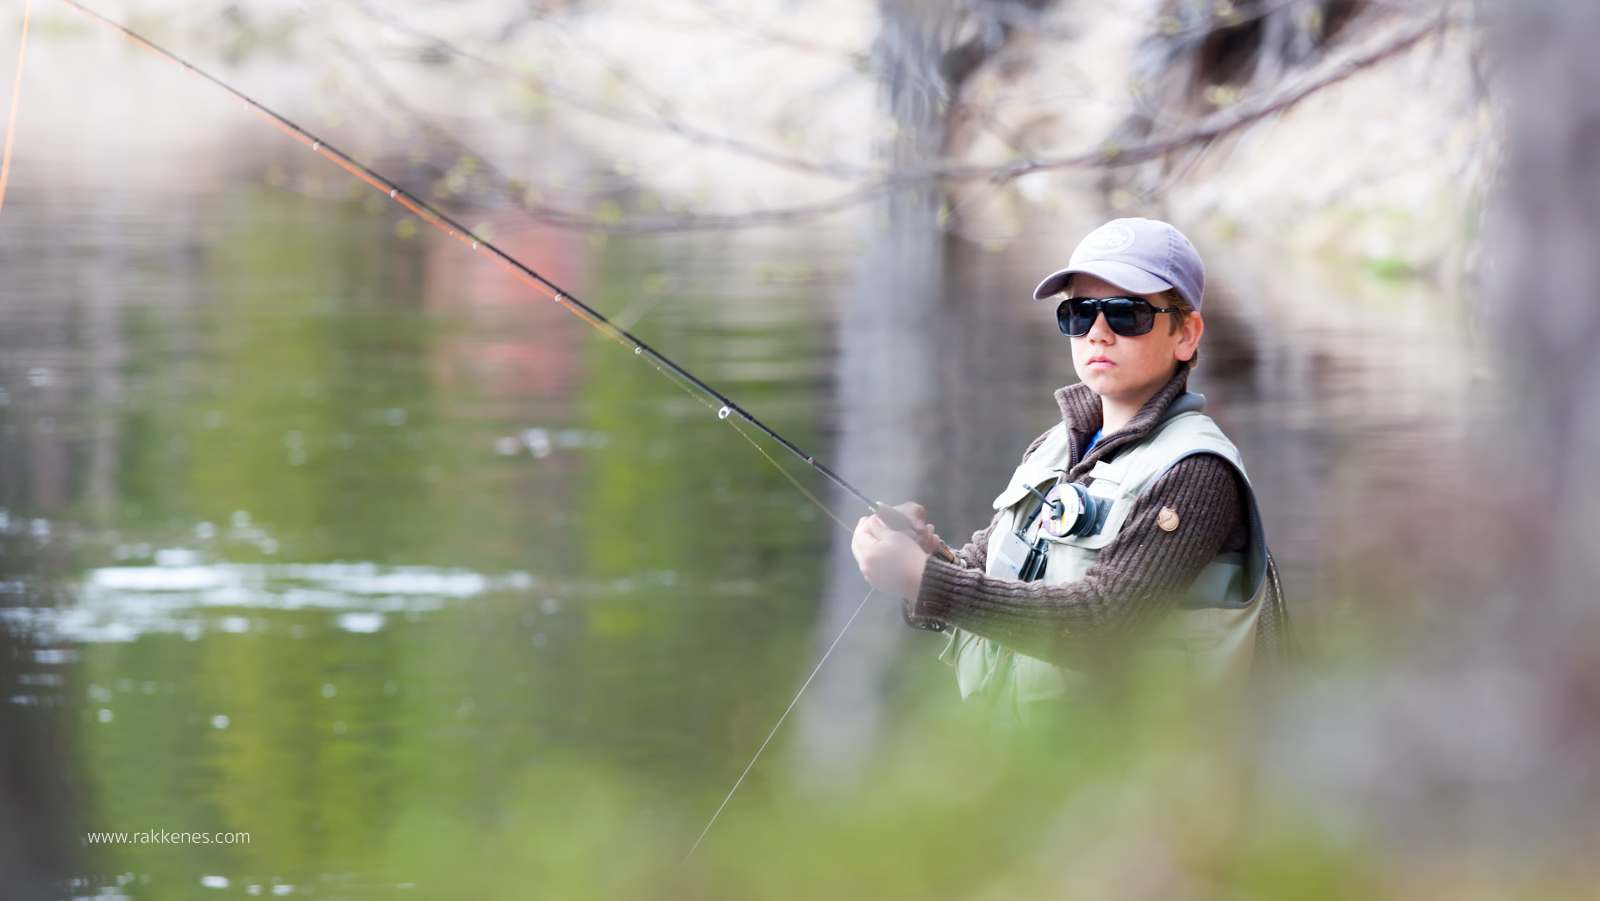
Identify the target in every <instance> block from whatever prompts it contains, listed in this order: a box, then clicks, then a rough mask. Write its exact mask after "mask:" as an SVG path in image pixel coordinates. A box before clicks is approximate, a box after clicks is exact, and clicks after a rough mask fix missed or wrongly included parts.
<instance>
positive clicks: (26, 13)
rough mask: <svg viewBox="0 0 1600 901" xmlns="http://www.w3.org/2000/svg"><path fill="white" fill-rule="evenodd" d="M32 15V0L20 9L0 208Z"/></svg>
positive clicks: (0, 172)
mask: <svg viewBox="0 0 1600 901" xmlns="http://www.w3.org/2000/svg"><path fill="white" fill-rule="evenodd" d="M32 15H33V0H28V5H27V6H25V7H23V10H22V46H21V47H20V48H19V49H18V50H17V83H16V85H15V86H14V87H12V89H11V120H10V121H9V122H7V123H6V156H5V161H4V162H0V209H3V208H4V207H5V204H6V183H7V182H9V181H11V139H12V138H15V137H16V136H17V101H18V100H19V99H21V97H22V61H23V60H24V59H26V58H27V56H28V19H29V17H31V16H32Z"/></svg>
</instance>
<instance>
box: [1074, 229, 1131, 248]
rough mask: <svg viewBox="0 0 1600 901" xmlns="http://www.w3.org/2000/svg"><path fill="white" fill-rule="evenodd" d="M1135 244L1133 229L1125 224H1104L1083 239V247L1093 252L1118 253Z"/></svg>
mask: <svg viewBox="0 0 1600 901" xmlns="http://www.w3.org/2000/svg"><path fill="white" fill-rule="evenodd" d="M1132 246H1133V229H1131V228H1128V227H1127V226H1125V225H1102V226H1100V227H1099V228H1097V229H1095V230H1094V231H1093V232H1091V233H1090V235H1089V237H1087V238H1084V239H1083V247H1082V249H1083V250H1085V251H1087V252H1089V253H1092V254H1097V255H1099V254H1107V253H1116V252H1118V251H1121V250H1127V249H1128V248H1129V247H1132Z"/></svg>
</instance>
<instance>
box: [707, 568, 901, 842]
mask: <svg viewBox="0 0 1600 901" xmlns="http://www.w3.org/2000/svg"><path fill="white" fill-rule="evenodd" d="M874 590H875V589H872V588H869V589H867V593H866V595H865V596H864V597H862V598H861V603H859V604H857V605H856V612H855V613H852V614H850V618H849V619H848V620H846V621H845V624H844V628H843V629H840V630H839V634H838V635H837V636H835V637H834V639H833V644H830V645H828V649H827V650H826V651H823V652H822V659H821V660H818V661H817V665H816V668H815V669H813V670H812V671H811V675H809V676H807V677H806V681H805V684H804V685H801V686H800V690H799V691H797V692H795V696H794V700H793V701H790V702H789V706H788V707H785V708H784V710H783V716H780V717H778V724H777V725H776V726H773V727H772V731H771V732H769V733H767V740H766V741H764V742H762V743H761V747H760V748H757V749H756V756H754V757H752V758H750V763H749V765H748V766H746V767H745V768H744V772H742V773H740V774H739V778H738V780H737V781H735V782H734V783H733V788H731V789H729V790H728V797H726V798H723V799H722V804H721V806H719V807H718V808H717V812H716V813H714V814H712V815H711V822H710V823H707V824H706V828H704V829H702V830H700V837H699V838H697V839H695V840H694V846H693V847H691V848H690V849H689V853H688V854H685V855H683V863H680V864H678V869H680V870H681V869H683V867H684V865H685V864H687V863H688V862H689V858H691V857H693V856H694V851H695V848H698V847H700V842H702V841H704V840H705V837H706V833H707V832H710V831H711V825H712V823H715V822H716V821H717V817H719V816H721V815H722V808H723V807H727V806H728V802H729V801H731V800H732V799H733V793H734V792H736V791H738V790H739V783H740V782H743V781H744V777H746V776H748V775H750V769H751V767H754V766H755V765H756V761H757V760H760V759H761V752H762V751H765V750H766V749H767V745H768V744H770V743H771V742H772V736H774V735H777V734H778V729H779V727H781V726H782V725H783V721H784V720H786V719H788V718H789V711H791V710H793V709H794V705H796V704H798V703H800V696H801V695H803V694H805V693H806V688H807V687H808V686H810V685H811V680H812V679H815V678H816V677H817V673H818V672H819V671H820V670H821V669H822V665H823V664H824V663H827V662H828V655H829V654H832V653H833V649H834V648H836V647H838V646H839V640H840V639H841V638H844V633H846V632H848V631H850V624H851V623H853V622H855V621H856V617H857V616H860V615H861V610H862V608H864V607H866V606H867V598H870V597H872V592H873V591H874Z"/></svg>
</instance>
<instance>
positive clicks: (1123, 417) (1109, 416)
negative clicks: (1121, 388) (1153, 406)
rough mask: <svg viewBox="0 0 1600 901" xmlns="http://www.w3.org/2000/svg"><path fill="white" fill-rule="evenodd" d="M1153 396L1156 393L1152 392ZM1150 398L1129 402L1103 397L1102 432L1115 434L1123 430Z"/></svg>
mask: <svg viewBox="0 0 1600 901" xmlns="http://www.w3.org/2000/svg"><path fill="white" fill-rule="evenodd" d="M1151 396H1154V395H1153V394H1152V395H1151ZM1149 399H1150V398H1149V397H1146V398H1144V400H1141V401H1139V402H1138V403H1136V404H1129V403H1127V402H1126V401H1125V400H1121V399H1117V398H1110V397H1101V398H1100V434H1102V435H1115V434H1116V433H1118V432H1120V431H1122V429H1123V427H1124V426H1126V425H1127V424H1128V423H1129V422H1132V421H1133V417H1134V415H1135V414H1137V413H1138V412H1139V408H1140V407H1143V406H1144V402H1145V401H1147V400H1149Z"/></svg>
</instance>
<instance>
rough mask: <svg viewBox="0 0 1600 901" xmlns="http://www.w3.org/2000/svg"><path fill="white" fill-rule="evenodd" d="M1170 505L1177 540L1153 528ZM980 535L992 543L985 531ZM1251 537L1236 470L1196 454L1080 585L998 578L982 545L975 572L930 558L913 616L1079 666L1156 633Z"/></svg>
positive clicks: (1159, 486) (1148, 497)
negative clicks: (1205, 574) (1210, 571)
mask: <svg viewBox="0 0 1600 901" xmlns="http://www.w3.org/2000/svg"><path fill="white" fill-rule="evenodd" d="M1163 507H1170V508H1171V509H1172V510H1174V511H1175V512H1176V513H1177V514H1178V526H1177V528H1176V529H1174V530H1172V531H1170V532H1169V531H1166V530H1164V529H1162V528H1161V527H1160V526H1158V525H1157V522H1156V521H1157V517H1158V516H1159V515H1160V513H1161V509H1162V508H1163ZM993 528H994V524H993V523H991V524H990V529H991V530H992V529H993ZM979 535H982V536H984V538H987V536H988V530H985V531H984V532H980V533H979ZM973 538H974V541H975V542H976V540H977V538H978V535H975V536H973ZM1246 539H1247V535H1246V533H1245V525H1244V507H1243V504H1242V501H1241V498H1240V492H1239V486H1238V483H1237V481H1236V478H1235V476H1234V472H1233V468H1232V467H1231V466H1229V465H1228V463H1227V462H1226V461H1225V460H1223V459H1222V458H1220V457H1217V456H1215V455H1212V454H1199V455H1196V456H1193V457H1190V458H1188V459H1186V460H1183V461H1181V462H1180V463H1178V464H1177V465H1176V466H1174V467H1172V469H1171V470H1169V471H1168V472H1167V473H1166V474H1165V475H1164V476H1162V477H1161V479H1160V480H1158V481H1157V482H1156V483H1155V484H1154V485H1152V486H1150V488H1149V489H1147V490H1146V491H1145V492H1144V493H1143V494H1141V495H1140V496H1139V497H1138V498H1137V499H1136V500H1135V501H1134V504H1133V509H1132V510H1131V511H1130V512H1129V515H1128V519H1127V521H1126V522H1125V523H1124V525H1123V527H1122V531H1121V532H1119V533H1118V534H1117V536H1116V537H1115V538H1113V539H1112V540H1111V541H1110V542H1108V543H1107V544H1106V546H1105V547H1104V548H1102V549H1101V550H1100V553H1099V555H1098V557H1097V558H1096V560H1095V562H1094V563H1093V564H1092V565H1091V566H1090V567H1089V569H1088V571H1087V572H1086V573H1085V574H1084V576H1083V578H1082V579H1079V580H1077V581H1075V582H1067V583H1064V584H1058V585H1047V584H1045V583H1044V582H1018V581H1015V580H1011V579H998V578H991V577H989V576H986V575H984V574H983V569H982V562H981V561H982V546H981V545H980V547H979V551H978V554H977V555H973V554H971V553H969V551H970V547H971V546H969V547H967V548H962V551H961V553H962V557H963V559H965V560H968V561H972V560H974V559H977V560H978V561H979V563H978V565H977V566H975V567H973V568H971V569H962V568H960V567H956V566H952V565H950V564H948V563H945V562H943V561H941V560H938V559H936V558H933V557H930V558H929V559H928V562H927V564H926V565H925V566H924V568H923V573H922V589H921V591H920V592H919V593H918V595H917V599H916V604H915V609H914V611H913V612H914V613H915V614H916V615H917V616H925V617H933V618H935V619H940V620H943V621H945V622H947V623H950V624H952V625H956V626H960V627H961V628H963V629H966V630H967V631H969V632H972V633H974V634H976V635H981V636H983V637H985V638H988V639H990V640H992V641H996V642H999V643H1000V644H1003V645H1005V646H1007V647H1011V648H1015V649H1016V650H1018V651H1021V652H1022V653H1024V654H1027V655H1029V656H1031V657H1037V658H1039V659H1041V660H1045V661H1047V662H1049V663H1053V664H1056V665H1058V666H1072V665H1078V666H1082V665H1083V664H1084V663H1086V662H1088V660H1089V659H1091V658H1093V657H1095V656H1101V655H1103V654H1104V653H1106V652H1107V651H1108V650H1110V649H1111V648H1112V647H1113V646H1115V645H1117V644H1119V643H1121V642H1123V641H1125V640H1126V639H1128V638H1129V637H1131V636H1135V635H1137V634H1138V633H1139V632H1141V631H1143V630H1145V629H1148V628H1149V627H1151V626H1153V625H1154V624H1155V623H1156V622H1158V621H1159V620H1160V619H1161V618H1162V617H1163V616H1165V615H1166V614H1167V613H1168V612H1169V611H1171V609H1172V608H1173V606H1174V605H1176V604H1177V602H1178V599H1179V598H1181V597H1182V596H1183V594H1184V593H1185V592H1186V591H1188V590H1189V587H1190V586H1191V585H1193V584H1194V580H1195V578H1196V577H1197V576H1199V574H1200V571H1201V570H1202V569H1204V568H1205V566H1206V564H1208V563H1210V562H1211V560H1212V558H1214V557H1216V556H1217V555H1218V554H1220V553H1224V552H1227V551H1233V550H1241V549H1243V547H1244V546H1245V542H1246Z"/></svg>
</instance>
